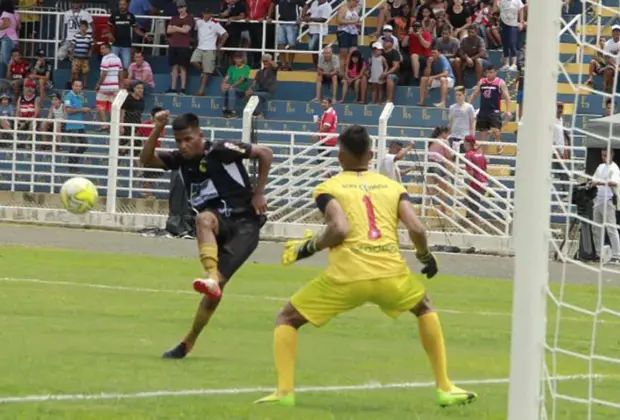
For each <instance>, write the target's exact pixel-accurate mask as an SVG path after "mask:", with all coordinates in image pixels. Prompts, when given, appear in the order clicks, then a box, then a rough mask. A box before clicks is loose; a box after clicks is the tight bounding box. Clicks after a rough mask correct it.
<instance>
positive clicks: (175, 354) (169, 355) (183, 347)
mask: <svg viewBox="0 0 620 420" xmlns="http://www.w3.org/2000/svg"><path fill="white" fill-rule="evenodd" d="M191 349H192V346H191V345H189V344H188V343H186V342H185V341H181V342H180V343H179V344H177V345H176V346H174V347H173V348H171V349H170V350H168V351H166V352H164V354H162V355H161V357H163V358H164V359H184V358H185V356H187V354H188V353H189V351H190V350H191Z"/></svg>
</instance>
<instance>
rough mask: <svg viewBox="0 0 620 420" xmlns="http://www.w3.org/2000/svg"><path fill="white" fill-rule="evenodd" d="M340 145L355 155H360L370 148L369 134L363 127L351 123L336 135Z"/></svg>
mask: <svg viewBox="0 0 620 420" xmlns="http://www.w3.org/2000/svg"><path fill="white" fill-rule="evenodd" d="M338 141H339V142H340V145H341V146H343V147H344V148H345V149H347V151H348V152H349V153H351V154H352V155H353V156H356V157H362V156H364V155H365V154H367V153H368V151H369V150H370V143H371V142H370V136H369V135H368V131H367V130H366V128H365V127H362V126H361V125H352V126H350V127H348V128H347V129H346V130H344V131H343V132H342V133H341V134H340V136H339V137H338Z"/></svg>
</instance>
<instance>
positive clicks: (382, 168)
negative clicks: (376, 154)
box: [379, 153, 401, 184]
mask: <svg viewBox="0 0 620 420" xmlns="http://www.w3.org/2000/svg"><path fill="white" fill-rule="evenodd" d="M395 158H396V155H393V154H391V153H386V154H385V156H384V157H383V160H382V161H381V162H379V173H380V174H381V175H385V176H387V177H388V178H390V179H391V180H393V181H396V182H398V183H399V184H400V183H401V177H400V171H399V170H398V165H396V159H395Z"/></svg>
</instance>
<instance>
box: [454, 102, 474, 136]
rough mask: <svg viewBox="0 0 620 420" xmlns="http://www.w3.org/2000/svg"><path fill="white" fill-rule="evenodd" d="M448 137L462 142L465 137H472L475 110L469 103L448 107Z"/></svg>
mask: <svg viewBox="0 0 620 420" xmlns="http://www.w3.org/2000/svg"><path fill="white" fill-rule="evenodd" d="M449 118H450V128H451V132H450V137H453V138H455V139H460V140H463V139H464V138H465V137H466V136H473V135H474V134H475V133H472V129H471V128H472V126H473V122H474V121H475V120H476V110H475V109H474V106H473V105H472V104H470V103H469V102H465V103H463V105H459V104H453V105H452V106H450V111H449Z"/></svg>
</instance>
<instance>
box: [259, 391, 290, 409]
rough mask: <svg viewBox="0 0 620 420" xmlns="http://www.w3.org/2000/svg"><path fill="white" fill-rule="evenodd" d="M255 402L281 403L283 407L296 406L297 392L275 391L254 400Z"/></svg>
mask: <svg viewBox="0 0 620 420" xmlns="http://www.w3.org/2000/svg"><path fill="white" fill-rule="evenodd" d="M254 404H273V405H280V406H282V407H294V406H295V393H294V392H289V393H287V394H279V393H278V392H274V393H273V394H271V395H267V396H266V397H263V398H260V399H258V400H256V401H254Z"/></svg>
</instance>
